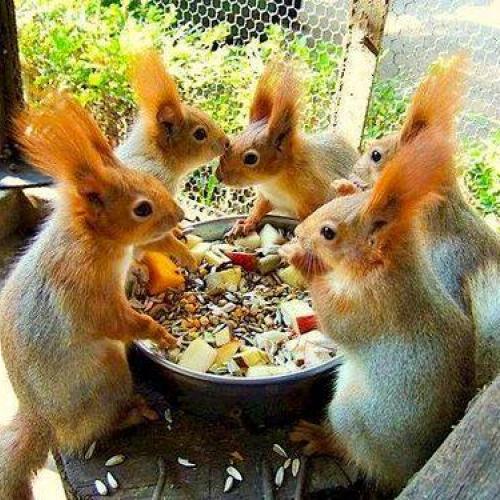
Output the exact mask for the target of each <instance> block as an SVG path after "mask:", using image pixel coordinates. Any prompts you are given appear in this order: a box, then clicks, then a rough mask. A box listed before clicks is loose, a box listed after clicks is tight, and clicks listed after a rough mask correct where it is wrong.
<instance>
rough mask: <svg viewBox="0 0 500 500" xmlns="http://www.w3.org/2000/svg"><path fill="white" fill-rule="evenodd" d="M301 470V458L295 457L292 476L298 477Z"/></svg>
mask: <svg viewBox="0 0 500 500" xmlns="http://www.w3.org/2000/svg"><path fill="white" fill-rule="evenodd" d="M299 470H300V458H294V459H293V460H292V476H293V477H297V474H298V473H299Z"/></svg>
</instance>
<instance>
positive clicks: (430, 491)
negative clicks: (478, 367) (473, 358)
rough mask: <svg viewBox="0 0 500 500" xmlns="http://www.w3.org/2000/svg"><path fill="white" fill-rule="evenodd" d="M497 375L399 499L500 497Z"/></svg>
mask: <svg viewBox="0 0 500 500" xmlns="http://www.w3.org/2000/svg"><path fill="white" fill-rule="evenodd" d="M499 471H500V375H499V376H497V378H496V380H495V381H494V382H493V383H492V384H491V385H490V386H489V387H488V388H487V389H486V390H485V391H484V392H483V393H482V394H481V395H480V396H479V397H478V398H477V400H476V401H475V402H474V404H473V405H472V407H471V408H470V410H469V411H468V412H467V413H466V415H465V416H464V418H463V419H462V420H461V422H460V423H459V424H458V425H457V427H456V428H455V429H454V430H453V432H452V433H451V434H450V435H449V436H448V438H447V439H446V441H445V442H444V443H443V444H442V445H441V446H440V447H439V449H438V450H437V451H436V453H434V455H433V456H432V457H431V459H430V460H429V461H428V462H427V464H426V465H425V466H424V467H423V468H422V470H421V471H420V472H419V473H418V474H417V475H416V476H415V477H414V478H413V480H412V481H411V482H410V484H409V485H408V486H407V487H406V488H405V489H404V490H403V492H402V493H401V495H400V496H399V497H398V498H399V499H401V500H403V499H407V500H420V499H422V498H439V499H440V500H448V499H449V500H451V499H456V498H464V499H465V498H470V499H473V498H480V499H481V500H489V499H491V500H493V499H498V498H500V482H499Z"/></svg>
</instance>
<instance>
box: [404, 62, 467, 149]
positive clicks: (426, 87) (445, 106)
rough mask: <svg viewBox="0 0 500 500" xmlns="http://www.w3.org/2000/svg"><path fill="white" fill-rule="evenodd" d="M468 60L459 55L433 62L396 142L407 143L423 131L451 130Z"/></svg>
mask: <svg viewBox="0 0 500 500" xmlns="http://www.w3.org/2000/svg"><path fill="white" fill-rule="evenodd" d="M467 63H468V58H467V55H466V54H465V53H464V52H460V53H458V54H456V55H455V56H453V57H451V58H450V59H448V60H441V61H436V63H434V65H433V66H432V67H431V69H430V71H429V74H428V75H427V76H426V78H425V79H424V81H423V82H422V83H421V84H420V85H419V87H418V89H417V91H416V92H415V95H414V97H413V99H412V102H411V105H410V107H409V109H408V113H407V116H406V119H405V121H404V123H403V127H402V129H401V135H400V142H401V143H402V144H404V143H406V142H409V141H411V140H412V139H413V138H415V137H416V136H417V135H418V134H419V133H420V132H421V131H423V130H424V129H425V128H426V127H429V126H432V125H436V126H440V127H441V128H443V129H444V130H450V131H451V130H452V129H453V127H454V119H455V116H456V114H457V112H458V110H459V109H460V106H461V103H462V97H463V94H464V83H465V78H466V72H467V66H468V64H467Z"/></svg>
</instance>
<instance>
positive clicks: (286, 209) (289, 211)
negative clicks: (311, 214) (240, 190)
mask: <svg viewBox="0 0 500 500" xmlns="http://www.w3.org/2000/svg"><path fill="white" fill-rule="evenodd" d="M257 190H258V191H259V192H260V193H261V194H262V195H263V196H264V198H266V199H267V200H269V201H270V202H271V205H272V206H273V210H272V211H273V213H277V214H279V215H286V216H288V217H297V213H296V210H295V200H294V198H293V197H292V196H290V195H289V194H288V193H284V192H280V191H278V190H277V189H276V186H274V185H272V186H270V185H267V184H261V185H259V186H258V188H257Z"/></svg>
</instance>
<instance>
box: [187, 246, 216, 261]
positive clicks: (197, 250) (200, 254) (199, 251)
mask: <svg viewBox="0 0 500 500" xmlns="http://www.w3.org/2000/svg"><path fill="white" fill-rule="evenodd" d="M211 246H212V244H211V243H208V242H207V241H202V242H201V243H198V244H197V245H195V246H194V247H193V248H191V254H192V255H193V257H194V258H195V259H196V262H197V264H198V265H200V264H201V262H202V261H203V259H204V258H205V254H206V253H207V252H208V251H209V250H210V247H211Z"/></svg>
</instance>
